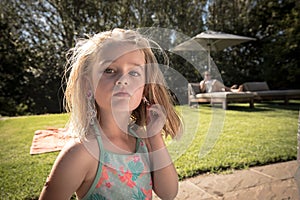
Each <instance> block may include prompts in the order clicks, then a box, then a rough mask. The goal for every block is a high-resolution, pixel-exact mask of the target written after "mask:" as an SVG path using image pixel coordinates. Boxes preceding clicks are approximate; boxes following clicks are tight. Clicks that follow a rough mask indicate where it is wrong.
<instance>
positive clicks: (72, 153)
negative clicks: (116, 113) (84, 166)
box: [61, 138, 99, 161]
mask: <svg viewBox="0 0 300 200" xmlns="http://www.w3.org/2000/svg"><path fill="white" fill-rule="evenodd" d="M61 154H62V156H67V157H74V159H84V158H85V159H91V160H94V159H96V160H97V159H98V158H99V149H98V144H97V141H96V140H88V141H85V140H83V141H81V140H79V139H78V138H76V139H72V140H70V141H69V142H68V143H67V144H66V145H65V146H64V148H63V149H62V151H61ZM87 161H88V160H87Z"/></svg>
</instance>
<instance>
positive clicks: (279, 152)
mask: <svg viewBox="0 0 300 200" xmlns="http://www.w3.org/2000/svg"><path fill="white" fill-rule="evenodd" d="M299 108H300V101H293V102H292V103H291V104H290V105H288V106H286V105H281V104H278V103H277V102H275V103H269V104H255V108H254V109H250V108H248V107H247V105H246V104H233V105H231V106H230V107H229V109H230V110H227V111H223V110H221V109H211V107H210V106H209V105H201V106H200V107H199V108H198V109H192V108H189V107H187V106H180V107H178V110H179V111H180V112H181V113H182V114H183V116H184V121H185V134H184V135H183V136H182V138H181V140H179V141H177V142H171V141H167V143H168V146H169V149H170V153H171V155H172V158H173V160H174V162H175V165H176V168H177V170H178V173H179V177H180V179H184V178H187V177H191V176H195V175H197V174H201V173H206V172H223V171H226V170H230V169H242V168H248V167H250V166H254V165H264V164H269V163H273V162H280V161H288V160H294V159H296V155H297V121H298V115H299ZM67 120H68V116H67V115H66V114H53V115H40V116H27V117H17V118H8V119H5V120H0V146H1V151H0V161H1V162H0V178H1V181H0V199H37V198H38V195H39V193H40V191H41V188H42V186H43V184H44V182H45V179H46V177H47V175H48V174H49V172H50V169H51V167H52V164H53V162H54V160H55V158H56V156H57V154H58V152H54V153H46V154H41V155H33V156H32V155H30V154H29V150H30V146H31V142H32V137H33V133H34V131H35V130H37V129H46V128H48V127H57V128H59V127H63V126H64V124H65V123H66V121H67ZM209 130H213V131H212V132H209V134H208V131H209ZM201 152H202V153H201ZM179 155H181V156H179ZM199 155H200V156H199Z"/></svg>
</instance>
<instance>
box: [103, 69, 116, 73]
mask: <svg viewBox="0 0 300 200" xmlns="http://www.w3.org/2000/svg"><path fill="white" fill-rule="evenodd" d="M104 73H107V74H112V73H115V70H114V69H111V68H106V69H105V70H104Z"/></svg>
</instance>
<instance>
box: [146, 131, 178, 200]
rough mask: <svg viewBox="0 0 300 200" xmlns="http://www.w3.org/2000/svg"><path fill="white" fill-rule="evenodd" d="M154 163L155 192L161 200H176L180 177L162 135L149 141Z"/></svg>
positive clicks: (151, 158) (153, 179)
mask: <svg viewBox="0 0 300 200" xmlns="http://www.w3.org/2000/svg"><path fill="white" fill-rule="evenodd" d="M148 145H149V150H150V154H149V155H150V161H151V163H152V170H153V171H152V181H153V190H154V192H155V193H156V194H157V196H159V197H160V198H161V199H174V198H175V197H176V195H177V193H178V175H177V172H176V169H175V167H174V164H173V162H172V160H171V157H170V155H169V153H168V150H167V148H166V145H165V143H164V140H163V138H162V135H161V134H157V135H155V136H153V137H151V138H149V139H148Z"/></svg>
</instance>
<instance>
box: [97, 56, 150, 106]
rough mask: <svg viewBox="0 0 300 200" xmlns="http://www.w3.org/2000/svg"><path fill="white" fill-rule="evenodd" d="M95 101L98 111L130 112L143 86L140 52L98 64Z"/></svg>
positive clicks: (142, 63)
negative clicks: (98, 77)
mask: <svg viewBox="0 0 300 200" xmlns="http://www.w3.org/2000/svg"><path fill="white" fill-rule="evenodd" d="M100 65H101V66H100V72H99V75H100V79H99V82H98V85H97V88H96V91H95V99H96V102H97V104H98V106H99V108H100V110H108V111H112V110H113V111H114V112H119V111H120V112H122V111H126V112H131V111H133V110H134V109H136V108H137V107H138V106H139V104H140V102H141V99H142V96H143V91H144V85H145V56H144V53H143V52H142V51H141V50H134V51H130V52H128V53H125V54H123V55H122V56H120V57H118V58H117V59H115V60H113V61H112V60H109V59H108V60H105V59H104V61H103V62H101V63H100Z"/></svg>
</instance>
